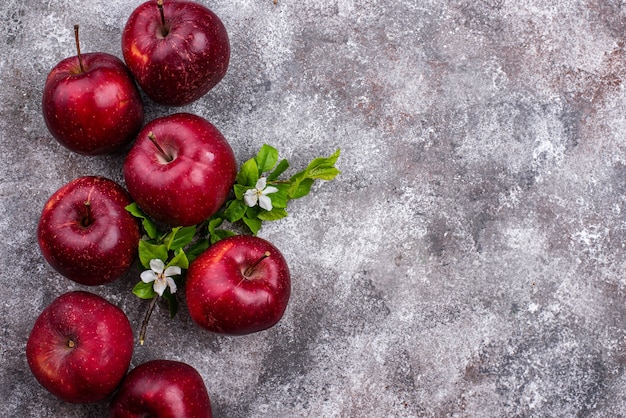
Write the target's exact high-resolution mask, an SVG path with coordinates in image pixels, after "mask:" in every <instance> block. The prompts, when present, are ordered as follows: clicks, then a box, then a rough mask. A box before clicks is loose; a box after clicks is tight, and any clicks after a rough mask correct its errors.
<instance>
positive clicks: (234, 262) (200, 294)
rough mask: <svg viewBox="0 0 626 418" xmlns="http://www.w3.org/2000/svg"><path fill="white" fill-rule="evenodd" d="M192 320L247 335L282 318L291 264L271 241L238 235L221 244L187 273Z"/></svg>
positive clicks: (188, 301)
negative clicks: (289, 265) (288, 264)
mask: <svg viewBox="0 0 626 418" xmlns="http://www.w3.org/2000/svg"><path fill="white" fill-rule="evenodd" d="M185 292H186V293H185V294H186V299H187V307H188V309H189V315H190V316H191V318H192V319H193V320H194V321H195V322H196V323H197V324H198V325H200V326H201V327H202V328H205V329H207V330H209V331H212V332H216V333H221V334H232V335H241V334H249V333H252V332H257V331H262V330H265V329H268V328H270V327H272V326H274V325H275V324H276V323H277V322H278V321H280V319H281V318H282V316H283V314H284V312H285V309H286V308H287V303H288V302H289V296H290V293H291V278H290V274H289V268H288V266H287V261H286V260H285V258H284V257H283V255H282V254H281V253H280V251H278V249H277V248H276V247H275V246H274V245H272V244H271V243H269V242H268V241H266V240H264V239H262V238H259V237H255V236H246V235H237V236H233V237H229V238H226V239H223V240H221V241H218V242H217V243H215V244H213V245H212V246H210V247H209V248H208V249H207V250H206V251H205V252H204V253H202V254H201V255H200V256H199V257H198V258H196V259H195V260H194V261H193V262H192V263H191V265H190V266H189V270H188V271H187V279H186V282H185Z"/></svg>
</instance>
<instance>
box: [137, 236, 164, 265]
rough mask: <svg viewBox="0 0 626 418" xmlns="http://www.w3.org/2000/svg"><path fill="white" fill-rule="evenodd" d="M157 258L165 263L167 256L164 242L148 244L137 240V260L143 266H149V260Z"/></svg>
mask: <svg viewBox="0 0 626 418" xmlns="http://www.w3.org/2000/svg"><path fill="white" fill-rule="evenodd" d="M155 258H158V259H160V260H163V262H164V263H165V262H166V261H167V258H168V254H167V247H166V246H165V244H150V243H149V242H146V241H144V240H141V241H139V261H140V262H141V265H142V266H144V267H145V268H147V269H149V268H150V260H152V259H155Z"/></svg>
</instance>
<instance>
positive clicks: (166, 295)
mask: <svg viewBox="0 0 626 418" xmlns="http://www.w3.org/2000/svg"><path fill="white" fill-rule="evenodd" d="M163 299H165V300H166V301H167V306H168V308H169V311H170V318H174V317H175V316H176V313H177V312H178V299H177V298H176V294H172V293H171V292H170V288H169V287H168V288H167V289H166V290H165V292H163Z"/></svg>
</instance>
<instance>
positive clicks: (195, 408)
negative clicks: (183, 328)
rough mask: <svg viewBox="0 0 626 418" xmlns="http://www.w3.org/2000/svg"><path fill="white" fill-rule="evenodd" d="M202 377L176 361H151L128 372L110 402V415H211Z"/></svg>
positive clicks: (184, 417)
mask: <svg viewBox="0 0 626 418" xmlns="http://www.w3.org/2000/svg"><path fill="white" fill-rule="evenodd" d="M211 416H212V415H211V401H210V399H209V394H208V392H207V389H206V386H205V385H204V381H203V380H202V376H200V373H198V371H197V370H196V369H194V368H193V367H192V366H190V365H188V364H186V363H182V362H180V361H172V360H152V361H149V362H147V363H143V364H140V365H139V366H137V367H135V368H134V369H133V370H131V371H130V373H128V376H127V377H126V378H125V379H124V382H123V383H122V386H121V387H120V390H119V392H118V393H117V394H116V395H115V398H114V399H113V401H112V402H111V406H110V417H111V418H140V417H162V418H174V417H175V418H211Z"/></svg>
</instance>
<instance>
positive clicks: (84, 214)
mask: <svg viewBox="0 0 626 418" xmlns="http://www.w3.org/2000/svg"><path fill="white" fill-rule="evenodd" d="M130 203H132V201H131V199H130V196H129V195H128V193H127V192H126V190H125V189H124V188H123V187H122V186H120V185H119V184H117V183H115V182H114V181H113V180H109V179H107V178H104V177H96V176H86V177H79V178H77V179H75V180H72V181H71V182H69V183H67V184H65V185H64V186H63V187H61V188H60V189H59V190H57V191H56V192H54V194H53V195H52V196H51V197H50V198H49V199H48V201H47V202H46V204H45V206H44V208H43V210H42V212H41V217H40V219H39V224H38V227H37V240H38V243H39V247H40V249H41V253H42V254H43V256H44V258H45V259H46V261H48V263H50V265H51V266H52V267H53V268H54V269H55V270H57V271H58V272H59V273H61V274H62V275H63V276H65V277H67V278H69V279H71V280H73V281H75V282H77V283H81V284H84V285H87V286H95V285H100V284H104V283H108V282H111V281H113V280H116V279H118V278H120V277H121V276H122V275H123V274H124V273H125V272H126V271H127V270H128V268H129V267H130V265H131V264H132V263H133V261H134V260H135V258H136V255H137V247H138V244H139V239H140V238H141V234H140V231H139V225H138V223H137V220H136V219H135V218H134V217H133V216H132V215H131V214H130V213H128V211H126V209H125V207H126V206H127V205H129V204H130Z"/></svg>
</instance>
